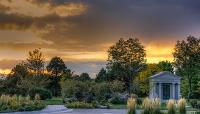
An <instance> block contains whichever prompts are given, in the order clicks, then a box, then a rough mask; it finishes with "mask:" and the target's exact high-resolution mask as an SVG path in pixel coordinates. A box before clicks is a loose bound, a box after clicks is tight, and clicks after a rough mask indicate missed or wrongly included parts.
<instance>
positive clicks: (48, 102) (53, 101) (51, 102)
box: [44, 97, 64, 105]
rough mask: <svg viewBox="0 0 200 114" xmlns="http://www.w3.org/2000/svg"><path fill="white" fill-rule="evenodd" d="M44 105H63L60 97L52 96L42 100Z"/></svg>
mask: <svg viewBox="0 0 200 114" xmlns="http://www.w3.org/2000/svg"><path fill="white" fill-rule="evenodd" d="M44 102H45V103H46V105H63V104H64V103H63V100H62V98H60V97H53V98H52V99H48V100H45V101H44Z"/></svg>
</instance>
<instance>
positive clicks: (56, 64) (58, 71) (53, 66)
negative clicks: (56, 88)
mask: <svg viewBox="0 0 200 114" xmlns="http://www.w3.org/2000/svg"><path fill="white" fill-rule="evenodd" d="M46 68H47V71H48V72H49V73H50V74H51V75H53V76H60V75H62V74H63V73H64V71H65V70H66V68H67V67H66V66H65V63H64V61H63V60H62V59H61V58H60V57H53V58H52V59H51V61H50V62H49V64H48V65H47V67H46Z"/></svg>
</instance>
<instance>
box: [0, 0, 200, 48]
mask: <svg viewBox="0 0 200 114" xmlns="http://www.w3.org/2000/svg"><path fill="white" fill-rule="evenodd" d="M29 1H31V0H29ZM32 2H33V3H35V4H38V5H43V4H45V3H50V4H51V5H52V7H55V6H59V5H61V4H64V3H70V2H73V3H83V4H87V5H88V10H87V11H86V12H85V13H84V14H82V15H78V16H71V17H59V16H58V15H56V14H52V15H47V16H42V17H30V16H23V15H17V14H5V13H1V14H0V17H1V18H0V24H1V25H0V28H1V29H11V28H14V29H22V30H25V29H33V31H35V33H36V34H37V35H38V36H40V37H41V38H42V39H44V40H47V41H50V42H53V44H54V45H55V47H56V48H58V49H63V50H71V49H72V50H85V51H88V50H92V51H96V50H99V49H100V50H101V49H102V45H103V44H104V43H105V42H106V43H108V44H109V43H113V41H116V40H118V39H119V38H120V37H123V36H129V35H133V36H135V37H139V38H141V39H142V40H143V41H144V42H148V41H152V40H156V41H160V40H162V42H165V41H171V40H173V41H174V40H176V39H179V38H180V37H183V38H184V37H185V35H186V34H187V35H188V34H192V33H193V28H196V27H198V26H199V25H200V22H199V18H200V14H199V11H200V8H199V6H200V1H198V0H193V1H191V0H43V1H41V0H32ZM12 25H13V26H12ZM69 48H70V49H69Z"/></svg>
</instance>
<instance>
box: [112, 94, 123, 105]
mask: <svg viewBox="0 0 200 114" xmlns="http://www.w3.org/2000/svg"><path fill="white" fill-rule="evenodd" d="M110 103H112V104H125V103H126V99H123V98H121V96H120V95H118V94H117V95H114V96H113V97H112V98H111V99H110Z"/></svg>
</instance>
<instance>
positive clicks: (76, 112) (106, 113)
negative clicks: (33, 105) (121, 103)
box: [1, 105, 127, 114]
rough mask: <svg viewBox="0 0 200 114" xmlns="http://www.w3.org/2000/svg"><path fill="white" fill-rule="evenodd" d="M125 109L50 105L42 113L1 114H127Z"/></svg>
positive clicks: (14, 113) (17, 113)
mask: <svg viewBox="0 0 200 114" xmlns="http://www.w3.org/2000/svg"><path fill="white" fill-rule="evenodd" d="M126 112H127V110H125V109H68V108H66V107H65V106H64V105H48V106H47V107H46V108H45V109H43V110H41V111H32V112H12V113H1V114H126Z"/></svg>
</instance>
